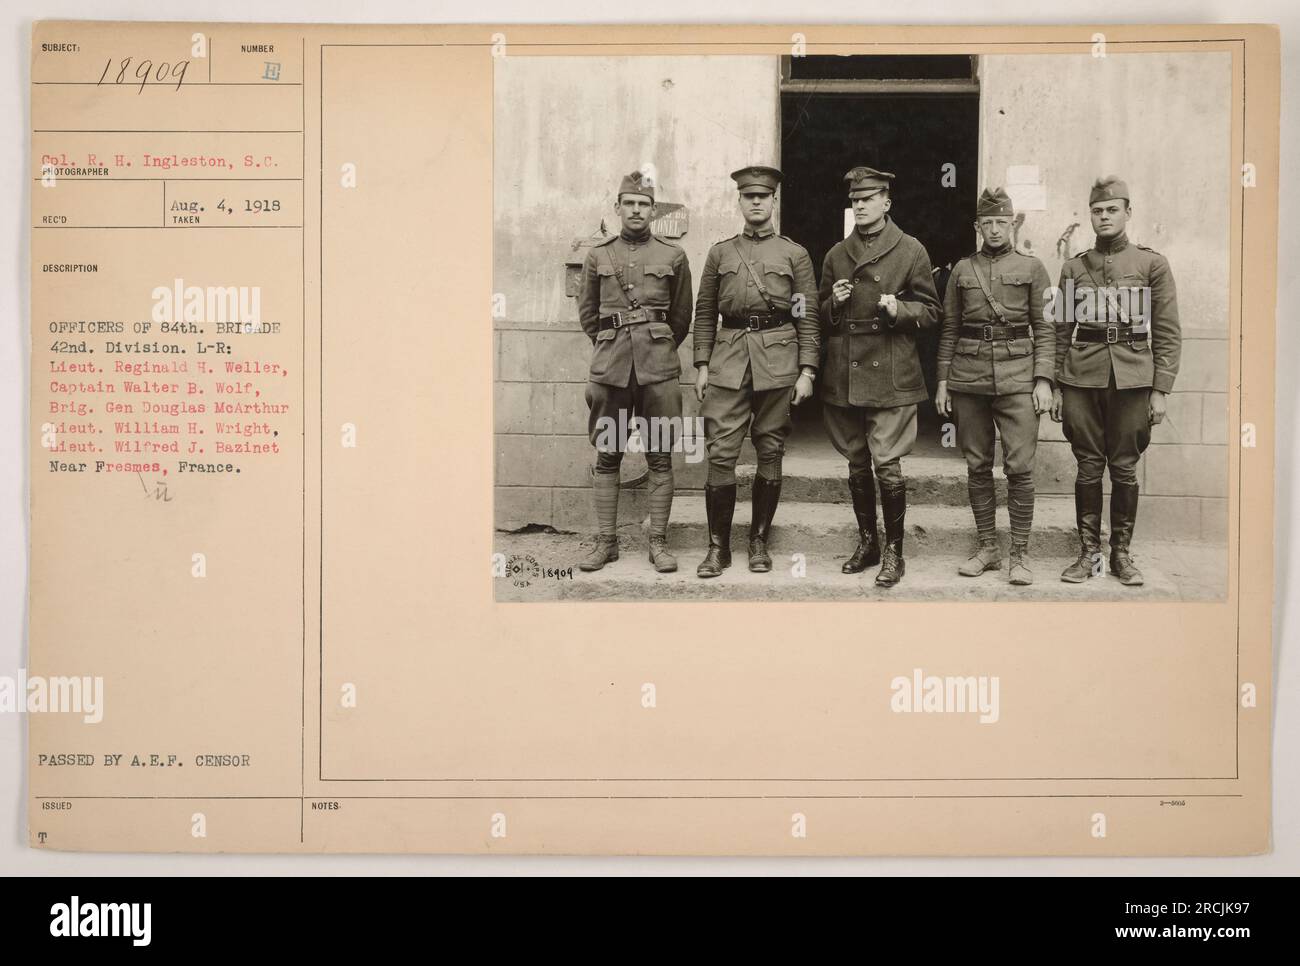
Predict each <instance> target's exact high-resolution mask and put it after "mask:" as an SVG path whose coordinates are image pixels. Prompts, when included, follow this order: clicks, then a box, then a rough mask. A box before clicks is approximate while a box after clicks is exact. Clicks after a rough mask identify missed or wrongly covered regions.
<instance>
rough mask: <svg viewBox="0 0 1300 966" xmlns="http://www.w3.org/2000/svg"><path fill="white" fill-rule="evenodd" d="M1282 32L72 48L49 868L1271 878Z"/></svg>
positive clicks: (496, 30)
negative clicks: (428, 857)
mask: <svg viewBox="0 0 1300 966" xmlns="http://www.w3.org/2000/svg"><path fill="white" fill-rule="evenodd" d="M1278 125H1279V39H1278V32H1277V30H1276V28H1274V27H1270V26H1267V25H1241V24H1216V25H1161V26H1115V25H1111V26H1107V25H1095V26H1090V25H1081V26H1077V27H1068V26H1052V27H1047V26H1029V27H1006V26H1004V27H961V28H956V27H953V28H948V27H903V26H891V27H881V26H862V25H856V26H855V25H840V26H836V25H816V26H800V25H768V26H761V25H731V26H668V25H664V26H629V25H610V26H584V27H577V26H509V25H506V26H492V25H484V26H439V25H400V26H398V25H393V26H373V25H370V26H362V25H311V24H293V25H289V24H238V23H161V22H159V23H143V22H141V23H109V22H90V21H79V22H54V21H51V22H42V23H37V24H36V25H35V26H34V27H33V33H32V55H31V141H30V151H29V156H30V158H31V171H30V179H29V180H30V224H31V376H32V377H31V409H30V414H29V415H30V423H29V426H30V436H31V441H30V449H29V454H30V473H31V493H30V506H31V526H30V530H31V563H30V572H31V585H30V601H29V621H30V622H29V650H28V658H27V662H26V663H27V666H26V667H25V668H23V669H21V670H20V673H19V675H18V676H17V677H16V678H12V679H5V680H0V702H4V703H7V705H8V707H7V708H6V710H15V711H19V712H22V713H25V714H26V715H27V719H28V733H29V754H28V772H27V774H28V796H29V800H28V817H27V827H28V840H29V843H30V846H31V847H32V848H38V849H55V850H82V851H109V852H200V853H202V852H302V853H312V852H371V853H381V852H382V853H401V852H417V853H418V852H427V853H492V852H503V853H553V854H694V855H789V856H808V855H826V856H834V855H935V856H961V855H986V856H1003V855H1005V856H1012V855H1071V856H1178V855H1204V856H1213V855H1245V854H1255V853H1261V852H1266V851H1268V850H1269V849H1270V842H1271V839H1270V794H1271V793H1270V788H1271V785H1270V770H1271V727H1270V722H1271V719H1272V715H1273V693H1272V666H1273V662H1272V646H1271V645H1272V640H1271V626H1272V602H1273V579H1274V573H1273V560H1274V545H1273V534H1274V525H1273V512H1274V511H1273V508H1274V492H1273V470H1274V452H1275V421H1274V392H1275V390H1274V378H1275V358H1274V345H1275V343H1274V338H1275V329H1274V326H1275V312H1276V291H1277V289H1276V286H1277V256H1276V250H1277V237H1278V217H1277V212H1278V209H1277V201H1278V178H1279V161H1278V158H1279V144H1278V141H1279V134H1278V131H1279V127H1278Z"/></svg>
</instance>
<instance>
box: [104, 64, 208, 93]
mask: <svg viewBox="0 0 1300 966" xmlns="http://www.w3.org/2000/svg"><path fill="white" fill-rule="evenodd" d="M132 60H133V58H131V57H123V58H122V60H121V62H120V66H119V67H118V71H117V76H116V77H114V78H113V79H112V80H109V72H110V71H111V70H112V69H113V58H112V57H110V58H108V60H107V62H106V63H105V64H104V73H102V74H100V75H99V80H98V81H96V83H95V86H96V87H98V86H99V85H100V84H104V83H109V84H125V83H135V81H139V82H140V89H139V90H138V91H136V93H137V94H139V93H143V91H144V85H145V84H147V83H149V82H150V81H153V82H155V83H161V82H162V81H165V80H171V79H173V78H174V79H175V80H176V87H175V88H174V90H180V89H181V82H182V81H184V80H185V71H186V70H187V69H188V68H189V66H190V62H189V61H188V60H178V61H177V62H176V63H174V64H169V63H167V62H166V61H164V62H162V63H160V64H159V65H158V66H157V67H156V68H155V67H154V62H153V61H152V60H142V61H140V62H139V63H137V64H136V66H135V70H134V71H132V70H131V61H132Z"/></svg>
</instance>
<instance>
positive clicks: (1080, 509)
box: [1052, 175, 1182, 586]
mask: <svg viewBox="0 0 1300 966" xmlns="http://www.w3.org/2000/svg"><path fill="white" fill-rule="evenodd" d="M1129 199H1130V195H1129V189H1128V185H1127V184H1125V183H1124V182H1123V181H1121V180H1120V179H1119V178H1117V177H1115V176H1114V175H1111V176H1109V177H1105V178H1100V179H1098V180H1097V181H1096V182H1095V183H1094V184H1093V186H1092V191H1091V192H1090V194H1089V196H1088V213H1089V216H1090V218H1091V220H1092V228H1093V231H1094V232H1095V233H1096V236H1097V240H1096V244H1095V245H1094V246H1093V248H1092V249H1090V250H1088V251H1084V252H1081V253H1080V254H1078V255H1076V256H1074V257H1073V258H1071V259H1069V260H1068V261H1067V262H1066V263H1065V264H1064V265H1063V266H1061V283H1060V285H1059V286H1058V297H1059V301H1060V304H1059V305H1055V306H1053V314H1054V316H1055V319H1056V381H1057V384H1058V389H1057V391H1056V393H1055V395H1054V396H1053V400H1052V418H1053V419H1055V420H1057V421H1059V422H1062V423H1063V426H1062V428H1063V430H1064V432H1065V438H1066V439H1068V440H1069V441H1070V447H1071V449H1072V450H1073V451H1074V458H1075V460H1076V461H1077V462H1078V474H1077V476H1076V477H1075V483H1074V504H1075V516H1076V519H1077V522H1078V527H1079V545H1080V549H1079V558H1078V559H1077V560H1076V561H1075V562H1074V563H1072V564H1071V565H1070V566H1069V567H1067V568H1066V569H1065V571H1064V572H1063V573H1062V574H1061V579H1062V580H1064V581H1067V582H1070V583H1082V582H1083V581H1085V580H1087V579H1088V578H1090V577H1092V576H1093V575H1094V574H1095V573H1097V572H1098V571H1099V569H1100V568H1099V567H1098V564H1099V563H1100V559H1101V506H1102V474H1103V473H1104V472H1105V471H1106V468H1107V467H1109V468H1110V572H1111V574H1113V575H1114V576H1116V577H1118V578H1119V580H1120V582H1121V583H1123V584H1125V585H1126V586H1137V585H1139V584H1141V583H1142V580H1143V578H1142V572H1141V571H1140V570H1139V569H1138V568H1137V566H1136V565H1135V564H1134V563H1133V558H1132V557H1131V556H1130V553H1129V546H1130V542H1131V540H1132V538H1133V525H1134V523H1135V521H1136V519H1137V507H1138V482H1137V463H1138V459H1139V458H1140V457H1141V455H1142V453H1143V452H1144V451H1145V450H1146V448H1147V444H1148V443H1150V441H1151V427H1152V426H1155V425H1158V424H1159V423H1161V422H1163V421H1164V418H1165V409H1166V397H1167V396H1168V395H1169V393H1170V392H1171V391H1172V390H1173V388H1174V379H1175V377H1177V375H1178V363H1179V359H1180V355H1181V352H1182V333H1181V329H1180V327H1179V323H1178V297H1177V293H1176V291H1175V288H1174V276H1173V273H1172V272H1171V271H1170V268H1169V262H1168V261H1167V260H1166V259H1165V257H1164V256H1163V255H1161V254H1160V253H1159V252H1156V251H1154V250H1152V249H1150V248H1147V247H1146V246H1145V245H1135V244H1133V243H1132V242H1130V241H1129V238H1128V234H1127V231H1126V229H1127V226H1128V220H1129V217H1130V216H1131V215H1132V206H1131V204H1130V200H1129Z"/></svg>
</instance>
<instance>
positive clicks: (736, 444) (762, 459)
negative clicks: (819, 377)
mask: <svg viewBox="0 0 1300 966" xmlns="http://www.w3.org/2000/svg"><path fill="white" fill-rule="evenodd" d="M746 261H748V263H749V265H751V266H753V271H754V273H755V274H761V278H762V288H763V289H766V291H767V294H768V297H769V298H770V299H771V300H772V301H773V302H774V303H776V304H778V305H781V306H789V309H788V312H787V311H785V310H784V309H783V310H782V311H780V312H778V313H777V314H778V315H783V314H788V315H789V316H790V319H791V320H790V321H786V322H784V323H782V324H779V325H775V326H773V327H771V328H759V327H758V326H757V325H751V327H750V328H744V329H742V328H729V327H727V326H724V325H721V324H719V316H721V317H722V319H724V320H753V319H762V318H767V317H770V316H772V315H773V312H772V310H771V309H770V308H769V306H768V303H767V300H766V299H764V297H763V294H762V292H761V291H760V287H759V284H758V283H757V282H756V281H755V279H754V276H753V275H752V274H751V273H750V269H749V267H747V266H746V264H745V263H746ZM694 339H695V363H696V365H697V366H698V365H703V364H707V365H708V368H709V388H708V390H707V391H706V393H705V396H704V402H703V404H702V406H701V408H700V414H701V415H702V416H703V417H704V432H705V439H706V440H707V442H708V449H709V480H710V482H711V483H712V484H714V485H725V484H727V483H730V482H734V480H735V466H736V460H737V459H738V458H739V456H740V447H741V443H742V442H743V441H744V438H745V430H746V428H747V427H748V428H749V434H750V438H751V439H752V440H753V443H754V448H755V450H756V451H757V453H758V459H759V463H760V465H762V464H767V465H768V466H769V467H776V469H775V471H774V475H773V476H772V477H770V478H779V476H780V471H779V465H780V460H781V456H782V454H783V453H784V452H785V439H786V437H787V436H788V435H789V433H790V429H791V425H792V423H791V419H790V387H791V386H793V385H794V384H795V382H796V381H797V380H798V378H799V373H800V370H801V369H802V368H803V367H805V366H807V367H810V368H813V369H816V368H817V366H818V363H819V357H820V352H821V350H820V345H819V336H818V322H817V280H816V276H815V275H814V273H813V265H812V259H811V258H809V256H808V252H807V251H806V250H805V249H804V248H803V246H802V245H799V244H797V243H796V242H793V241H791V240H790V239H789V238H786V237H785V236H784V235H778V234H776V232H775V231H774V230H773V229H772V227H771V226H770V225H769V226H767V227H766V228H764V229H761V230H759V231H755V230H754V229H752V228H751V227H749V226H748V225H747V226H746V227H745V230H744V231H743V232H742V233H741V234H739V235H736V236H734V237H732V238H728V239H727V240H726V241H722V242H719V243H718V244H716V245H714V246H713V247H712V248H710V249H709V254H708V257H707V258H706V259H705V262H704V272H703V274H702V275H701V277H700V291H699V298H698V299H697V300H696V303H695V336H694ZM751 420H752V424H751Z"/></svg>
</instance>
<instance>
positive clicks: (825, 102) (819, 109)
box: [780, 56, 979, 455]
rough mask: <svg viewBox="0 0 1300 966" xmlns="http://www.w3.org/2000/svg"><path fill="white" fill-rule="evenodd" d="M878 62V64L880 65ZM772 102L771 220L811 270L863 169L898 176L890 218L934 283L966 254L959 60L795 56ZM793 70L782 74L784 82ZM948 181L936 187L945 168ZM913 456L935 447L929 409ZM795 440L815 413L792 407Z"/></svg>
mask: <svg viewBox="0 0 1300 966" xmlns="http://www.w3.org/2000/svg"><path fill="white" fill-rule="evenodd" d="M886 62H888V63H886ZM784 73H785V75H786V76H785V77H784V78H783V89H782V90H783V92H782V96H781V170H782V172H783V174H784V178H783V180H782V186H781V191H782V200H781V211H780V224H781V232H782V234H785V235H788V236H790V237H791V238H793V239H794V240H795V241H797V242H799V244H801V245H803V246H804V247H805V248H807V249H808V252H809V254H810V255H811V256H812V259H813V264H814V266H815V267H816V269H817V272H818V274H819V278H818V281H819V282H820V281H821V279H820V272H821V265H822V259H823V258H824V257H825V256H826V252H827V251H828V250H829V249H830V248H831V246H832V245H834V244H835V243H836V242H838V241H840V240H841V239H842V238H843V237H844V235H845V218H844V213H845V209H846V207H847V200H846V188H845V183H844V180H843V179H844V173H845V172H846V171H848V170H849V169H850V168H851V167H853V166H854V165H857V164H866V165H870V166H871V167H874V168H879V169H881V170H884V171H891V172H893V173H894V174H895V175H897V177H896V179H895V181H894V188H893V192H892V197H893V201H894V203H893V208H892V209H891V211H890V214H891V216H892V217H893V218H894V220H895V221H896V222H897V223H898V225H899V227H900V228H902V229H903V231H905V232H907V233H908V234H910V235H914V236H915V237H916V238H917V239H918V240H919V241H920V242H921V244H923V245H924V246H925V248H926V251H927V252H929V254H930V262H931V264H932V265H933V266H934V267H935V268H936V269H937V270H938V271H937V272H936V276H935V283H936V287H937V288H938V289H939V292H940V296H941V297H942V292H943V285H944V284H945V283H946V282H947V277H948V271H947V269H949V268H951V266H952V265H953V263H955V262H956V261H957V260H958V259H959V258H961V257H962V256H964V255H968V254H970V252H971V251H973V250H974V246H975V237H974V229H973V228H972V222H973V221H974V205H975V198H976V197H977V196H978V194H979V186H978V185H977V184H976V181H977V177H978V176H977V172H978V159H979V92H978V86H977V83H976V81H975V80H974V66H973V58H970V57H870V56H861V57H800V58H791V59H789V60H788V61H787V66H786V68H785V70H784ZM791 75H793V76H791ZM946 164H952V165H954V166H955V168H954V177H955V179H956V183H955V185H954V186H952V187H945V186H944V184H943V182H942V180H941V179H942V178H943V174H944V165H946ZM937 347H938V330H937V328H936V329H934V330H931V331H930V332H928V333H926V334H925V336H923V337H922V339H921V341H920V343H919V348H920V351H921V363H922V368H923V369H924V370H925V377H926V383H927V385H928V387H929V389H930V395H931V397H933V395H934V390H935V356H936V352H937ZM919 409H920V413H919V421H920V426H919V439H918V443H917V449H918V452H926V453H936V454H937V453H944V454H946V455H951V454H953V453H954V452H955V451H954V450H952V449H944V448H942V447H940V446H938V443H937V441H938V438H939V433H940V429H939V425H940V421H939V418H938V416H937V415H936V414H935V411H934V407H933V406H929V405H922V406H920V407H919ZM795 420H796V427H795V439H794V440H793V441H794V442H795V443H796V445H797V441H798V439H800V438H813V437H814V436H815V435H816V434H817V430H816V429H815V428H814V427H815V426H819V425H820V422H821V413H820V411H819V409H818V407H817V406H815V405H811V406H801V407H799V409H798V410H797V411H796V417H795Z"/></svg>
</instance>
